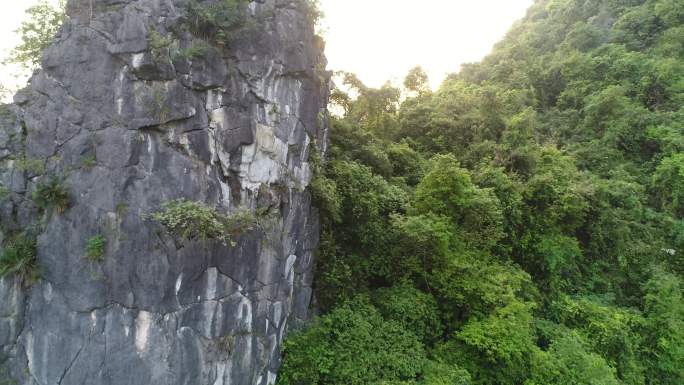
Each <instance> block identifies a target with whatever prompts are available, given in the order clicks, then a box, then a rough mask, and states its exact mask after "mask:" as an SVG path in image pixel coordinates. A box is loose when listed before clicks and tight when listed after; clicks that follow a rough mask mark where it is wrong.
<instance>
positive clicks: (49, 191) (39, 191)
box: [31, 177, 69, 213]
mask: <svg viewBox="0 0 684 385" xmlns="http://www.w3.org/2000/svg"><path fill="white" fill-rule="evenodd" d="M31 198H32V199H33V202H34V203H35V204H36V206H38V208H39V209H41V210H55V211H57V212H58V213H63V212H64V211H65V210H66V209H67V208H68V207H69V193H68V192H67V190H66V187H65V186H64V182H63V181H62V180H61V179H60V178H57V177H52V178H50V179H49V180H48V181H47V182H41V183H38V185H37V186H36V189H35V190H34V191H33V194H32V195H31Z"/></svg>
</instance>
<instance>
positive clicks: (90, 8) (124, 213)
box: [0, 0, 329, 385]
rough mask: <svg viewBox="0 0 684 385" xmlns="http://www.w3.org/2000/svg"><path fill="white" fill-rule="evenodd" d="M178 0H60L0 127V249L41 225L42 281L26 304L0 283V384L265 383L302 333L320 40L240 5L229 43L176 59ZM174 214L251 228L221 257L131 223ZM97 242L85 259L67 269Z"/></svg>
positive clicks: (182, 52)
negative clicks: (248, 221) (174, 209)
mask: <svg viewBox="0 0 684 385" xmlns="http://www.w3.org/2000/svg"><path fill="white" fill-rule="evenodd" d="M186 2H187V1H186V0H92V1H91V0H70V1H69V3H68V6H67V10H68V14H69V16H70V18H69V20H68V21H67V22H66V24H65V25H64V27H63V28H62V31H61V33H60V35H59V36H58V37H57V40H56V42H55V43H54V44H53V46H52V47H50V48H49V49H48V50H47V51H46V52H45V55H44V59H43V70H41V71H39V72H37V73H36V74H35V75H34V77H33V79H32V81H31V84H30V86H29V87H28V88H27V89H25V90H24V91H22V92H20V93H19V94H18V95H17V96H16V97H15V104H14V105H12V106H4V107H3V108H2V110H1V111H0V185H1V186H3V188H4V189H5V190H6V191H9V194H8V196H7V197H6V198H4V199H3V200H2V202H0V229H1V230H0V241H1V240H2V238H6V237H7V236H8V235H9V234H12V233H15V232H19V231H23V230H26V229H29V228H31V229H39V231H38V233H39V235H38V243H37V244H38V262H39V264H40V266H41V268H42V279H41V280H40V281H38V282H37V283H36V284H34V285H33V286H32V287H30V288H25V287H22V284H21V283H20V282H19V281H18V280H17V279H15V278H5V279H2V280H0V355H1V357H0V366H4V367H5V368H6V371H8V372H9V373H3V372H2V371H0V380H2V377H3V376H6V375H9V376H10V377H11V378H12V379H15V380H16V381H17V382H18V383H20V384H40V385H55V384H63V385H69V384H112V385H118V384H121V385H131V384H160V385H161V384H164V385H168V384H256V385H265V384H272V383H273V382H274V381H275V377H276V372H277V369H278V367H279V364H280V357H279V355H280V346H281V343H282V341H283V337H284V335H285V333H286V331H287V330H288V328H291V327H292V325H294V324H296V323H297V322H299V321H301V320H303V319H305V318H306V317H307V311H308V307H309V302H310V299H311V282H312V257H313V250H314V249H315V248H316V246H317V244H318V224H317V215H316V213H315V211H314V209H312V207H311V199H310V195H309V193H308V192H307V191H306V190H305V189H306V187H307V186H308V184H309V182H310V180H311V177H312V175H311V169H310V166H309V156H310V153H311V151H312V147H313V145H314V143H317V144H318V147H319V149H321V150H323V151H324V150H325V142H326V137H325V136H326V126H327V121H326V110H325V107H326V105H327V97H328V81H329V74H327V73H325V72H323V71H321V69H322V68H325V58H324V57H323V52H322V50H323V47H322V43H321V42H320V41H319V40H318V39H317V38H315V36H314V31H313V29H312V26H311V23H310V22H309V21H308V19H307V16H306V15H307V14H306V10H305V6H304V5H303V2H301V1H299V0H260V1H259V0H257V1H253V2H252V3H250V4H249V9H248V18H249V20H250V23H248V25H250V27H249V28H247V30H246V31H244V32H243V33H241V34H240V37H238V38H237V39H235V40H233V41H231V43H230V44H227V45H223V44H222V45H218V46H217V45H216V44H213V45H211V46H210V47H209V48H207V47H204V49H202V50H200V51H202V52H200V53H199V54H197V53H192V51H193V49H194V48H196V47H197V46H199V45H200V44H202V43H201V41H199V40H198V39H197V38H196V37H195V36H193V35H192V34H191V33H190V32H188V31H187V30H184V28H183V25H184V23H185V22H186V21H185V16H186V15H185V13H186V7H185V3H186ZM153 33H154V34H159V35H160V36H162V37H165V38H166V39H168V41H166V42H165V43H164V45H163V46H162V47H159V46H158V45H154V44H151V36H152V34H153ZM51 176H59V177H63V178H64V181H65V182H64V184H65V186H67V188H68V192H69V196H70V202H71V204H70V206H69V208H68V209H67V210H66V211H64V212H63V213H61V214H58V213H52V214H44V213H41V212H39V211H38V209H37V208H36V206H35V204H34V203H33V202H32V201H31V192H32V191H33V190H34V189H35V187H36V185H37V184H38V183H40V182H41V181H45V180H47V179H48V178H50V177H51ZM6 195H7V194H6ZM179 198H185V199H187V200H191V201H199V202H203V203H205V204H207V205H209V206H212V207H216V208H217V209H218V210H219V211H222V212H224V213H231V212H236V211H238V210H251V211H253V212H259V213H261V214H260V217H261V219H260V223H261V226H259V228H258V229H256V230H253V231H249V232H246V233H243V234H239V235H238V236H237V239H236V244H235V245H234V246H232V245H224V244H222V243H220V242H213V241H185V240H182V239H178V238H175V237H173V236H171V235H169V234H167V233H166V232H165V231H164V229H163V228H162V227H161V226H160V225H159V224H157V223H155V222H154V221H151V220H150V219H149V217H148V215H149V214H150V213H152V212H155V211H158V210H159V208H160V206H161V204H162V203H164V202H166V201H169V200H173V199H179ZM97 234H102V235H103V236H104V237H105V239H106V246H105V255H104V259H103V261H102V262H100V263H97V262H91V261H88V260H87V259H86V258H84V255H85V253H86V245H87V242H88V240H89V239H90V238H91V237H93V236H94V235H97Z"/></svg>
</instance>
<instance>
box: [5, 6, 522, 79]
mask: <svg viewBox="0 0 684 385" xmlns="http://www.w3.org/2000/svg"><path fill="white" fill-rule="evenodd" d="M0 1H2V2H3V4H2V12H0V56H2V57H3V58H4V57H5V55H6V53H7V52H8V50H9V49H11V48H12V47H14V46H15V45H16V44H17V37H16V34H14V32H13V31H14V30H16V29H17V27H18V26H19V24H20V23H21V21H22V19H23V17H24V11H25V10H26V8H28V7H30V6H31V5H33V4H35V3H36V2H37V0H11V1H10V0H0ZM49 1H51V2H53V3H56V2H57V0H49ZM320 1H321V5H322V8H323V12H324V13H325V18H324V19H323V23H322V30H323V34H324V37H325V39H326V41H327V49H326V53H327V56H328V61H329V68H330V69H332V70H345V71H349V72H354V73H356V74H357V75H359V77H360V78H361V80H363V81H364V82H365V83H366V84H367V85H369V86H374V87H378V86H380V85H382V84H383V83H384V82H385V81H387V80H392V81H394V82H396V83H400V82H401V81H402V79H403V78H404V76H405V75H406V73H407V72H408V70H409V69H411V68H413V67H415V66H416V65H421V66H423V68H424V69H425V70H426V71H427V72H428V74H429V75H430V80H431V83H432V86H433V87H436V86H438V85H439V83H440V82H441V81H442V80H443V79H444V77H445V76H446V75H447V74H448V73H452V72H457V71H458V70H459V67H460V65H461V64H462V63H469V62H474V61H479V60H481V59H482V58H483V57H484V56H485V55H487V53H489V51H490V50H491V49H492V46H493V45H494V43H496V42H497V41H498V40H500V39H501V38H502V37H503V36H504V34H505V33H506V31H507V30H508V29H509V28H510V26H511V25H512V24H513V22H514V21H515V20H517V19H520V18H521V17H522V16H524V15H525V10H526V9H527V8H528V7H529V6H530V5H532V3H533V1H534V0H320ZM18 72H19V71H18V69H17V68H0V83H2V84H4V85H6V86H10V87H12V88H15V87H17V86H18V85H20V84H22V83H23V82H25V78H22V77H20V78H18V79H17V78H14V77H13V76H11V75H10V74H16V73H18Z"/></svg>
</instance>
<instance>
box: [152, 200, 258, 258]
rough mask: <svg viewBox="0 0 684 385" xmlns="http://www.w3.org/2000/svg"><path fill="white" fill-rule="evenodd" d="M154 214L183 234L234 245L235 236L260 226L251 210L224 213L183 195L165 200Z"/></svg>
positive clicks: (192, 238)
mask: <svg viewBox="0 0 684 385" xmlns="http://www.w3.org/2000/svg"><path fill="white" fill-rule="evenodd" d="M151 218H152V219H153V220H155V221H157V222H159V223H160V224H161V225H162V226H164V227H165V228H166V230H167V231H168V232H169V233H170V234H172V235H175V236H178V237H180V238H183V239H186V240H190V241H194V240H201V241H204V240H218V241H221V242H223V243H230V244H231V245H233V246H234V245H235V242H234V238H235V237H237V236H238V235H240V234H242V233H244V232H246V231H250V230H253V229H254V228H255V227H256V226H257V218H256V216H255V215H254V214H252V213H249V212H246V211H242V212H237V213H234V214H231V215H224V214H221V213H219V212H218V211H216V209H214V208H212V207H209V206H206V205H204V204H202V203H199V202H191V201H187V200H184V199H179V200H173V201H170V202H166V203H164V204H163V205H162V210H161V211H159V212H156V213H153V214H152V215H151Z"/></svg>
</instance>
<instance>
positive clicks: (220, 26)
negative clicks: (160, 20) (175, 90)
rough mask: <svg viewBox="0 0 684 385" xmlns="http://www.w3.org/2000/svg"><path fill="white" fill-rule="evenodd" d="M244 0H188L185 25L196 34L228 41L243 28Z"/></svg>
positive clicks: (216, 40) (211, 39)
mask: <svg viewBox="0 0 684 385" xmlns="http://www.w3.org/2000/svg"><path fill="white" fill-rule="evenodd" d="M247 4H248V1H246V0H190V2H189V3H188V5H187V13H188V15H187V19H188V20H187V25H188V27H189V29H190V31H191V32H192V33H194V34H195V35H196V36H198V37H201V38H203V39H206V40H210V41H214V42H222V43H228V42H230V40H232V39H233V38H235V36H236V34H237V33H238V32H240V31H241V30H242V29H243V28H245V26H246V23H247Z"/></svg>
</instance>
